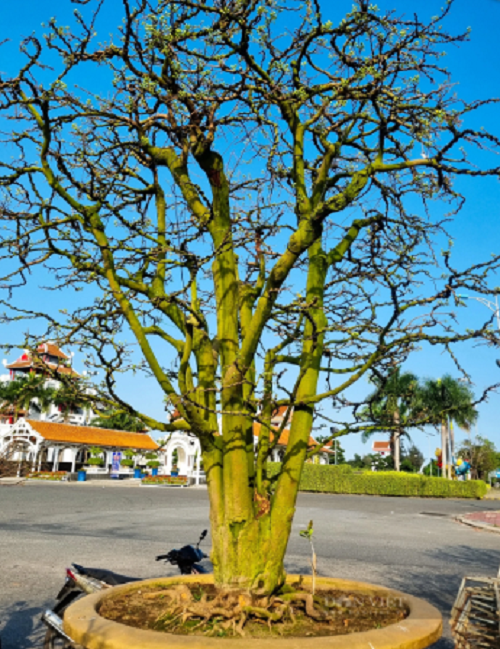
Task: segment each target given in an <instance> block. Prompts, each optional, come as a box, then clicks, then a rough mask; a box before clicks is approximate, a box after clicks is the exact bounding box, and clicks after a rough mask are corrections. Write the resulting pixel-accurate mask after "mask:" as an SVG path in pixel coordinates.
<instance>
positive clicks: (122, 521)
mask: <svg viewBox="0 0 500 649" xmlns="http://www.w3.org/2000/svg"><path fill="white" fill-rule="evenodd" d="M498 509H500V503H499V502H498V501H497V502H495V501H470V500H433V499H418V498H385V497H370V496H334V495H326V494H301V495H300V497H299V502H298V507H297V513H296V517H295V521H294V527H293V531H292V535H291V538H290V543H289V548H288V553H287V557H286V568H287V570H288V572H290V573H304V574H308V573H309V572H310V567H309V543H308V542H307V540H305V539H303V538H301V537H300V536H299V531H300V530H301V529H303V528H304V527H305V526H306V525H307V523H308V522H309V520H311V519H312V520H313V521H314V538H315V546H316V551H317V554H318V570H319V572H320V574H323V575H325V576H337V577H342V578H347V579H358V580H362V581H367V582H373V583H378V584H383V585H386V586H391V587H394V588H398V589H400V590H404V591H406V592H408V593H411V594H413V595H417V596H419V597H424V598H425V599H427V600H429V601H430V602H431V603H432V604H434V605H435V606H437V607H438V608H439V609H440V610H441V611H442V613H443V615H444V616H445V618H447V617H448V616H449V612H450V608H451V605H452V603H453V600H454V598H455V595H456V592H457V590H458V587H459V585H460V580H461V578H462V577H463V576H464V575H470V574H484V575H490V576H491V575H494V574H496V572H497V570H498V566H499V563H500V535H498V534H492V533H489V532H485V531H478V530H475V529H473V528H470V527H467V526H465V525H461V524H459V523H456V522H455V521H454V520H453V517H454V516H455V515H458V514H465V513H468V512H476V511H482V510H490V511H492V510H498ZM205 527H208V499H207V492H206V490H204V489H195V488H189V489H157V488H144V487H123V488H119V489H116V488H110V487H101V486H94V485H92V486H90V485H86V486H78V485H76V484H37V483H28V484H26V485H24V486H0V637H1V638H2V649H31V648H32V647H33V648H34V647H41V638H42V634H43V628H42V627H41V625H40V623H39V618H40V614H41V612H42V611H43V610H44V608H46V607H48V606H50V605H51V604H52V603H53V601H54V598H55V595H56V593H57V591H58V589H59V588H60V587H61V585H62V583H63V580H64V574H65V573H64V571H65V568H66V566H68V565H70V564H71V562H73V561H75V562H77V563H81V564H83V565H87V566H99V567H102V568H109V569H112V570H115V571H117V572H121V573H125V574H130V575H131V576H137V577H144V578H146V577H154V576H157V575H159V574H166V575H169V574H175V572H174V570H173V568H171V567H167V566H162V565H159V564H157V563H155V561H154V557H155V555H157V554H161V553H165V552H166V551H168V550H169V549H171V548H172V547H179V546H180V545H184V544H185V543H192V542H196V540H197V539H198V536H199V534H200V532H201V531H202V530H203V529H204V528H205ZM206 549H207V550H208V549H209V543H208V544H207V546H206ZM452 646H453V644H452V642H451V639H450V636H449V630H448V629H447V628H446V629H445V635H444V637H443V639H442V640H441V641H440V642H439V643H438V644H436V645H434V649H438V648H439V649H451V647H452Z"/></svg>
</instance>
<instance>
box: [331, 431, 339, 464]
mask: <svg viewBox="0 0 500 649" xmlns="http://www.w3.org/2000/svg"><path fill="white" fill-rule="evenodd" d="M336 432H337V429H336V428H335V426H330V435H335V433H336ZM337 442H338V440H337V438H335V439H334V447H333V448H334V451H335V464H337Z"/></svg>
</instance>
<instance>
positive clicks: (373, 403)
mask: <svg viewBox="0 0 500 649" xmlns="http://www.w3.org/2000/svg"><path fill="white" fill-rule="evenodd" d="M371 381H372V382H373V383H374V384H375V386H376V390H375V392H374V393H373V394H372V395H371V397H370V399H369V402H370V403H369V405H368V406H367V407H366V408H365V409H364V410H363V414H364V416H365V417H366V418H367V419H369V420H370V421H372V422H373V423H374V424H375V426H376V427H375V428H373V429H372V430H369V431H366V432H365V433H363V437H362V439H363V441H366V440H367V439H369V438H370V437H371V436H372V435H374V434H375V433H378V432H379V431H387V430H389V431H390V432H389V436H390V437H389V440H390V444H391V454H392V457H393V458H394V466H395V469H396V471H399V470H400V458H401V452H400V451H401V437H402V436H403V435H407V434H408V430H407V428H408V427H409V425H413V424H410V422H413V421H414V419H415V409H416V406H417V403H418V379H417V377H416V376H415V374H412V373H411V372H401V369H400V368H399V367H395V368H392V369H391V370H390V371H389V373H388V375H387V376H385V377H383V376H379V375H374V376H373V377H372V379H371Z"/></svg>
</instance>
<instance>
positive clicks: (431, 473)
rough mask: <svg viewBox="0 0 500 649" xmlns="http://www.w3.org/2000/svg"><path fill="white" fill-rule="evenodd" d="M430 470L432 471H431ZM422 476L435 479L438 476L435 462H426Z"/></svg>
mask: <svg viewBox="0 0 500 649" xmlns="http://www.w3.org/2000/svg"><path fill="white" fill-rule="evenodd" d="M431 468H432V470H431ZM423 474H424V475H426V476H432V477H433V478H437V477H439V475H440V471H439V467H438V465H437V462H436V460H434V459H432V460H431V461H430V462H428V463H427V464H426V465H425V467H424V471H423Z"/></svg>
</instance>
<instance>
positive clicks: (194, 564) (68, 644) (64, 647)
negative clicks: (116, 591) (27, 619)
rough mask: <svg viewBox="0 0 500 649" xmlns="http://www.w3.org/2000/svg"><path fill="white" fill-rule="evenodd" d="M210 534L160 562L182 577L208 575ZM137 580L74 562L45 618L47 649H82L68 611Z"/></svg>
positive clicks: (160, 559) (202, 535)
mask: <svg viewBox="0 0 500 649" xmlns="http://www.w3.org/2000/svg"><path fill="white" fill-rule="evenodd" d="M206 535H207V530H203V532H202V533H201V536H200V538H199V540H198V543H197V544H196V546H192V545H185V546H184V547H182V548H180V549H179V550H176V549H173V550H170V552H168V553H167V554H160V555H159V556H157V557H156V561H165V562H166V563H170V564H172V565H173V566H177V567H178V568H179V571H180V573H181V575H196V574H203V573H206V572H207V571H206V570H205V569H204V567H203V566H201V565H200V564H199V562H200V561H202V560H203V559H206V558H207V555H206V554H204V552H203V551H202V550H200V543H201V542H202V541H203V539H204V538H205V537H206ZM133 581H140V579H139V578H137V577H129V576H127V575H119V574H118V573H116V572H112V571H111V570H104V569H102V568H86V567H84V566H80V565H78V564H76V563H73V564H72V567H71V568H67V570H66V581H65V583H64V586H63V587H62V588H61V590H60V591H59V593H58V595H57V599H56V603H55V606H54V608H53V609H52V610H51V609H48V610H47V611H45V613H44V614H43V615H42V622H43V623H44V624H45V625H46V626H47V632H46V634H45V639H44V643H43V649H79V647H80V645H78V644H76V643H75V641H74V640H73V639H72V638H70V637H69V636H68V635H67V634H66V633H65V632H64V630H63V620H62V618H63V615H64V611H65V610H66V609H67V608H68V606H69V605H70V604H72V603H73V602H74V601H75V600H77V599H79V598H80V597H82V596H84V595H90V594H92V593H96V592H98V591H100V590H103V589H105V588H111V587H112V586H119V585H121V584H129V583H131V582H133Z"/></svg>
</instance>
